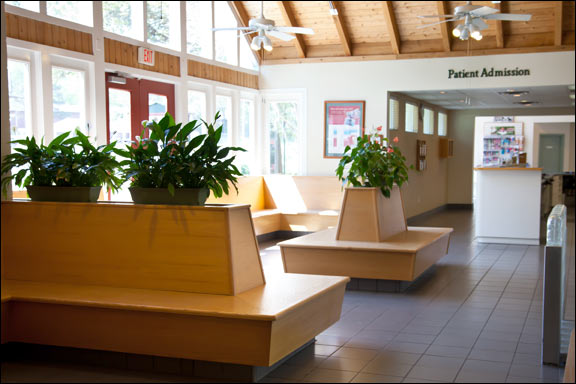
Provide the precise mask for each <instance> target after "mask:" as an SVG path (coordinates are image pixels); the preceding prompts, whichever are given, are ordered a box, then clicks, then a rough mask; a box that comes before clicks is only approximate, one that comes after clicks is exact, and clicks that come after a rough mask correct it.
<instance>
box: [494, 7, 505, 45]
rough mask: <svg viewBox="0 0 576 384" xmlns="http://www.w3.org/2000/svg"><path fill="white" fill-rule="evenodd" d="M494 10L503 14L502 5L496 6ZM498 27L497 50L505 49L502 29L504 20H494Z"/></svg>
mask: <svg viewBox="0 0 576 384" xmlns="http://www.w3.org/2000/svg"><path fill="white" fill-rule="evenodd" d="M494 8H496V9H497V10H498V11H500V12H503V10H502V8H503V6H502V3H496V4H494ZM494 21H495V23H496V24H495V25H496V48H504V30H503V29H502V20H494Z"/></svg>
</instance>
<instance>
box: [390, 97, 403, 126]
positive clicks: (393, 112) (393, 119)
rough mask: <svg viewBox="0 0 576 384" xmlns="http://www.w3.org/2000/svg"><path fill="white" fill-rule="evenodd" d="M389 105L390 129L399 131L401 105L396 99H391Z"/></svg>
mask: <svg viewBox="0 0 576 384" xmlns="http://www.w3.org/2000/svg"><path fill="white" fill-rule="evenodd" d="M388 105H389V108H388V129H391V130H394V129H398V126H399V125H400V108H399V107H400V103H399V102H398V100H396V99H390V100H389V102H388Z"/></svg>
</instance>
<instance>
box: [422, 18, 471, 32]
mask: <svg viewBox="0 0 576 384" xmlns="http://www.w3.org/2000/svg"><path fill="white" fill-rule="evenodd" d="M455 20H460V19H459V18H455V19H448V20H442V21H439V22H437V23H432V24H424V25H419V26H417V27H416V29H421V28H426V27H429V26H431V25H438V24H442V23H447V22H449V21H455Z"/></svg>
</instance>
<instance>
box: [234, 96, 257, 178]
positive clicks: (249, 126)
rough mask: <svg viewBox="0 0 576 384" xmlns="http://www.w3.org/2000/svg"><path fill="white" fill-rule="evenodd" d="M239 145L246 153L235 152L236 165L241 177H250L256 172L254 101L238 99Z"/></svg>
mask: <svg viewBox="0 0 576 384" xmlns="http://www.w3.org/2000/svg"><path fill="white" fill-rule="evenodd" d="M239 137H240V140H239V145H240V146H241V147H242V148H244V149H245V150H246V152H237V155H236V165H237V167H238V169H239V170H240V172H242V174H243V175H250V174H251V173H254V172H255V171H256V169H255V159H254V151H255V149H256V145H255V139H256V114H255V110H254V100H252V99H245V98H242V99H240V132H239Z"/></svg>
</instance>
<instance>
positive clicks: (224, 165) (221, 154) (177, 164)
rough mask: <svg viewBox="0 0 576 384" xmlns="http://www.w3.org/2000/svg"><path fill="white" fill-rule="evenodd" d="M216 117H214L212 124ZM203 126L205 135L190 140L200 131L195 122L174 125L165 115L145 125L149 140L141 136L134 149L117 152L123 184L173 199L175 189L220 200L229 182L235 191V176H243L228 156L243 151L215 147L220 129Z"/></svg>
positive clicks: (212, 126)
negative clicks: (207, 192)
mask: <svg viewBox="0 0 576 384" xmlns="http://www.w3.org/2000/svg"><path fill="white" fill-rule="evenodd" d="M219 117H220V114H219V113H216V116H215V117H214V121H217V120H218V118H219ZM202 122H203V123H204V126H205V128H206V131H207V133H206V134H201V135H198V136H195V137H192V138H191V135H192V134H193V133H194V131H195V130H196V129H198V128H200V124H199V123H198V122H197V121H196V120H194V121H191V122H189V123H187V124H185V125H182V123H178V124H176V123H175V121H174V119H173V118H172V116H171V115H170V114H169V113H166V115H165V116H164V117H163V118H162V119H161V120H160V121H159V122H154V121H148V122H144V126H145V127H146V128H147V129H149V133H150V136H149V138H144V136H145V135H144V134H143V135H142V137H143V138H140V139H139V140H138V142H137V143H136V146H135V147H132V146H127V148H126V150H125V151H123V150H117V153H118V154H119V155H121V156H123V157H125V158H126V160H124V161H122V162H121V164H122V166H123V167H124V169H123V171H124V176H125V178H126V180H130V181H131V186H132V187H140V188H168V190H169V191H170V193H171V194H172V195H174V190H175V189H176V188H208V189H210V190H211V191H212V192H213V194H214V196H215V197H222V195H223V194H228V193H229V185H228V182H231V183H232V185H233V186H234V187H235V188H236V181H237V176H241V175H242V174H241V173H240V171H239V170H238V168H237V167H236V166H235V165H234V164H233V162H234V160H235V158H236V156H230V155H231V154H232V152H233V151H244V149H243V148H239V147H220V146H218V142H219V141H220V138H221V136H222V126H220V127H218V128H214V124H208V123H206V122H205V121H202ZM236 190H238V189H237V188H236Z"/></svg>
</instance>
